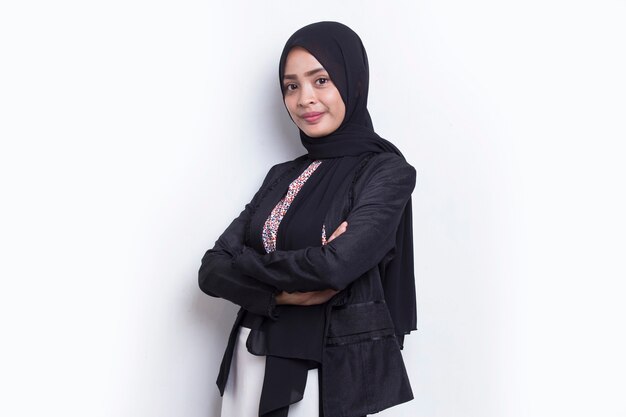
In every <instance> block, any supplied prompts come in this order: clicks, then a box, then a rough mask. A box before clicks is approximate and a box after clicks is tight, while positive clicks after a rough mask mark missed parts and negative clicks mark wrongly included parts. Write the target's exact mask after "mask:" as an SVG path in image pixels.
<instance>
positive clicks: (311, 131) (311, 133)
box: [302, 129, 332, 138]
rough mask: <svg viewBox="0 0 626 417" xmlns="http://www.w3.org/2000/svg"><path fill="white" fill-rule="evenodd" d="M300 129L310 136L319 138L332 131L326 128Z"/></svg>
mask: <svg viewBox="0 0 626 417" xmlns="http://www.w3.org/2000/svg"><path fill="white" fill-rule="evenodd" d="M302 131H303V132H304V133H305V134H306V135H307V136H309V137H311V138H321V137H322V136H327V135H329V134H331V133H332V131H331V130H328V129H323V130H322V129H306V130H305V129H302Z"/></svg>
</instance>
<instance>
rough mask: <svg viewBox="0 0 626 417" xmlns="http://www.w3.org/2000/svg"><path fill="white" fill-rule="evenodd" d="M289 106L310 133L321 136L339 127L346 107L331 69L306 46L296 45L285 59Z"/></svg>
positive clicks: (285, 82)
mask: <svg viewBox="0 0 626 417" xmlns="http://www.w3.org/2000/svg"><path fill="white" fill-rule="evenodd" d="M283 91H284V96H285V106H286V107H287V111H289V114H290V115H291V118H292V119H293V121H294V122H295V123H296V126H298V127H299V128H300V130H302V131H303V132H304V133H305V134H306V135H307V136H310V137H312V138H318V137H322V136H326V135H329V134H331V133H332V132H334V131H335V130H337V128H338V127H339V126H340V125H341V122H342V121H343V118H344V116H345V115H346V106H345V104H344V102H343V100H342V99H341V94H339V90H337V87H335V85H334V84H333V82H332V80H331V79H330V76H329V75H328V72H327V71H326V70H325V69H324V67H323V66H322V64H320V63H319V61H318V60H317V59H315V57H314V56H313V55H311V54H310V53H309V52H308V51H307V50H306V49H304V48H301V47H298V46H296V47H294V48H292V49H291V51H289V54H288V55H287V59H286V61H285V76H284V78H283Z"/></svg>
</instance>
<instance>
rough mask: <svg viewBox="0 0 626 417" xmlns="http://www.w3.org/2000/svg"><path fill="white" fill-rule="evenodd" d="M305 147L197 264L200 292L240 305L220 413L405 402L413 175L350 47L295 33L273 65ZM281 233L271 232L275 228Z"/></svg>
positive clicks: (311, 412)
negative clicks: (382, 123) (375, 121)
mask: <svg viewBox="0 0 626 417" xmlns="http://www.w3.org/2000/svg"><path fill="white" fill-rule="evenodd" d="M279 80H280V85H281V88H282V94H283V98H284V103H285V107H286V108H287V111H288V113H289V116H290V117H291V119H292V120H293V122H294V123H295V124H296V126H298V128H299V130H300V139H301V142H302V145H303V146H304V147H305V148H306V150H307V153H306V154H304V155H302V156H300V157H298V158H296V159H294V160H292V161H287V162H283V163H280V164H277V165H274V166H273V167H272V168H271V169H270V170H269V172H268V173H267V175H266V177H265V180H264V181H263V184H262V185H261V187H260V189H259V190H258V191H257V193H256V194H255V195H254V197H253V198H252V201H250V203H248V204H247V205H246V206H245V208H244V210H243V211H242V212H241V213H240V215H239V216H238V217H237V218H236V219H235V220H233V222H232V223H231V224H230V226H228V228H227V229H226V230H225V231H224V233H223V234H222V235H221V236H220V237H219V239H218V240H217V242H216V243H215V246H214V247H213V248H212V249H210V250H208V251H207V252H206V254H205V255H204V257H203V259H202V265H201V267H200V271H199V284H200V288H201V289H202V291H204V292H205V293H207V294H208V295H210V296H213V297H222V298H225V299H227V300H230V301H232V302H233V303H235V304H237V305H239V306H241V308H240V310H239V313H238V315H237V318H236V320H235V323H234V325H233V329H232V331H231V335H230V338H229V341H228V345H227V348H226V352H225V354H224V357H223V360H222V364H221V367H220V373H219V376H218V379H217V385H218V387H219V390H220V393H221V394H222V396H223V402H222V417H252V416H257V415H259V416H263V417H278V416H283V417H284V416H287V415H289V417H309V416H310V417H319V416H324V417H360V416H364V415H366V414H371V413H376V412H378V411H381V410H383V409H385V408H388V407H391V406H394V405H396V404H399V403H402V402H405V401H409V400H411V399H412V398H413V393H412V391H411V387H410V384H409V380H408V377H407V374H406V370H405V367H404V363H403V360H402V355H401V353H400V349H401V348H402V344H403V339H404V335H405V334H408V333H409V332H410V331H411V330H415V329H416V302H415V284H414V275H413V235H412V223H411V193H412V192H413V189H414V187H415V181H416V171H415V169H414V168H413V167H412V166H411V165H410V164H409V163H407V161H406V160H405V159H404V157H403V156H402V154H401V153H400V151H399V150H398V149H397V148H396V147H395V146H394V145H393V144H391V143H390V142H389V141H387V140H385V139H383V138H381V137H380V136H378V135H377V134H376V133H375V132H374V130H373V126H372V121H371V118H370V116H369V113H368V110H367V94H368V83H369V72H368V61H367V55H366V53H365V49H364V47H363V44H362V42H361V39H360V38H359V37H358V35H357V34H356V33H354V32H353V31H352V30H351V29H350V28H348V27H347V26H345V25H343V24H340V23H337V22H318V23H314V24H311V25H308V26H305V27H303V28H301V29H300V30H298V31H297V32H295V33H294V34H293V35H292V36H291V37H290V38H289V40H288V41H287V43H286V45H285V47H284V49H283V52H282V55H281V57H280V64H279ZM279 226H280V227H279Z"/></svg>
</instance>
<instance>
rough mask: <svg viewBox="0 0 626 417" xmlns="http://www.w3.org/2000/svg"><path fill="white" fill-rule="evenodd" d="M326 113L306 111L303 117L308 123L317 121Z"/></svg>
mask: <svg viewBox="0 0 626 417" xmlns="http://www.w3.org/2000/svg"><path fill="white" fill-rule="evenodd" d="M323 115H324V113H320V112H311V113H305V114H303V115H302V116H301V117H302V118H303V119H304V120H306V121H307V122H308V123H315V122H317V121H318V120H319V119H321V118H322V116H323Z"/></svg>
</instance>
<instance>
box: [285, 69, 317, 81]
mask: <svg viewBox="0 0 626 417" xmlns="http://www.w3.org/2000/svg"><path fill="white" fill-rule="evenodd" d="M320 71H326V70H325V69H324V68H316V69H314V70H311V71H307V72H305V73H304V76H305V77H310V76H311V75H313V74H316V73H318V72H320ZM283 79H286V80H287V79H288V80H297V79H298V77H297V76H296V75H294V74H285V76H284V77H283Z"/></svg>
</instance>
